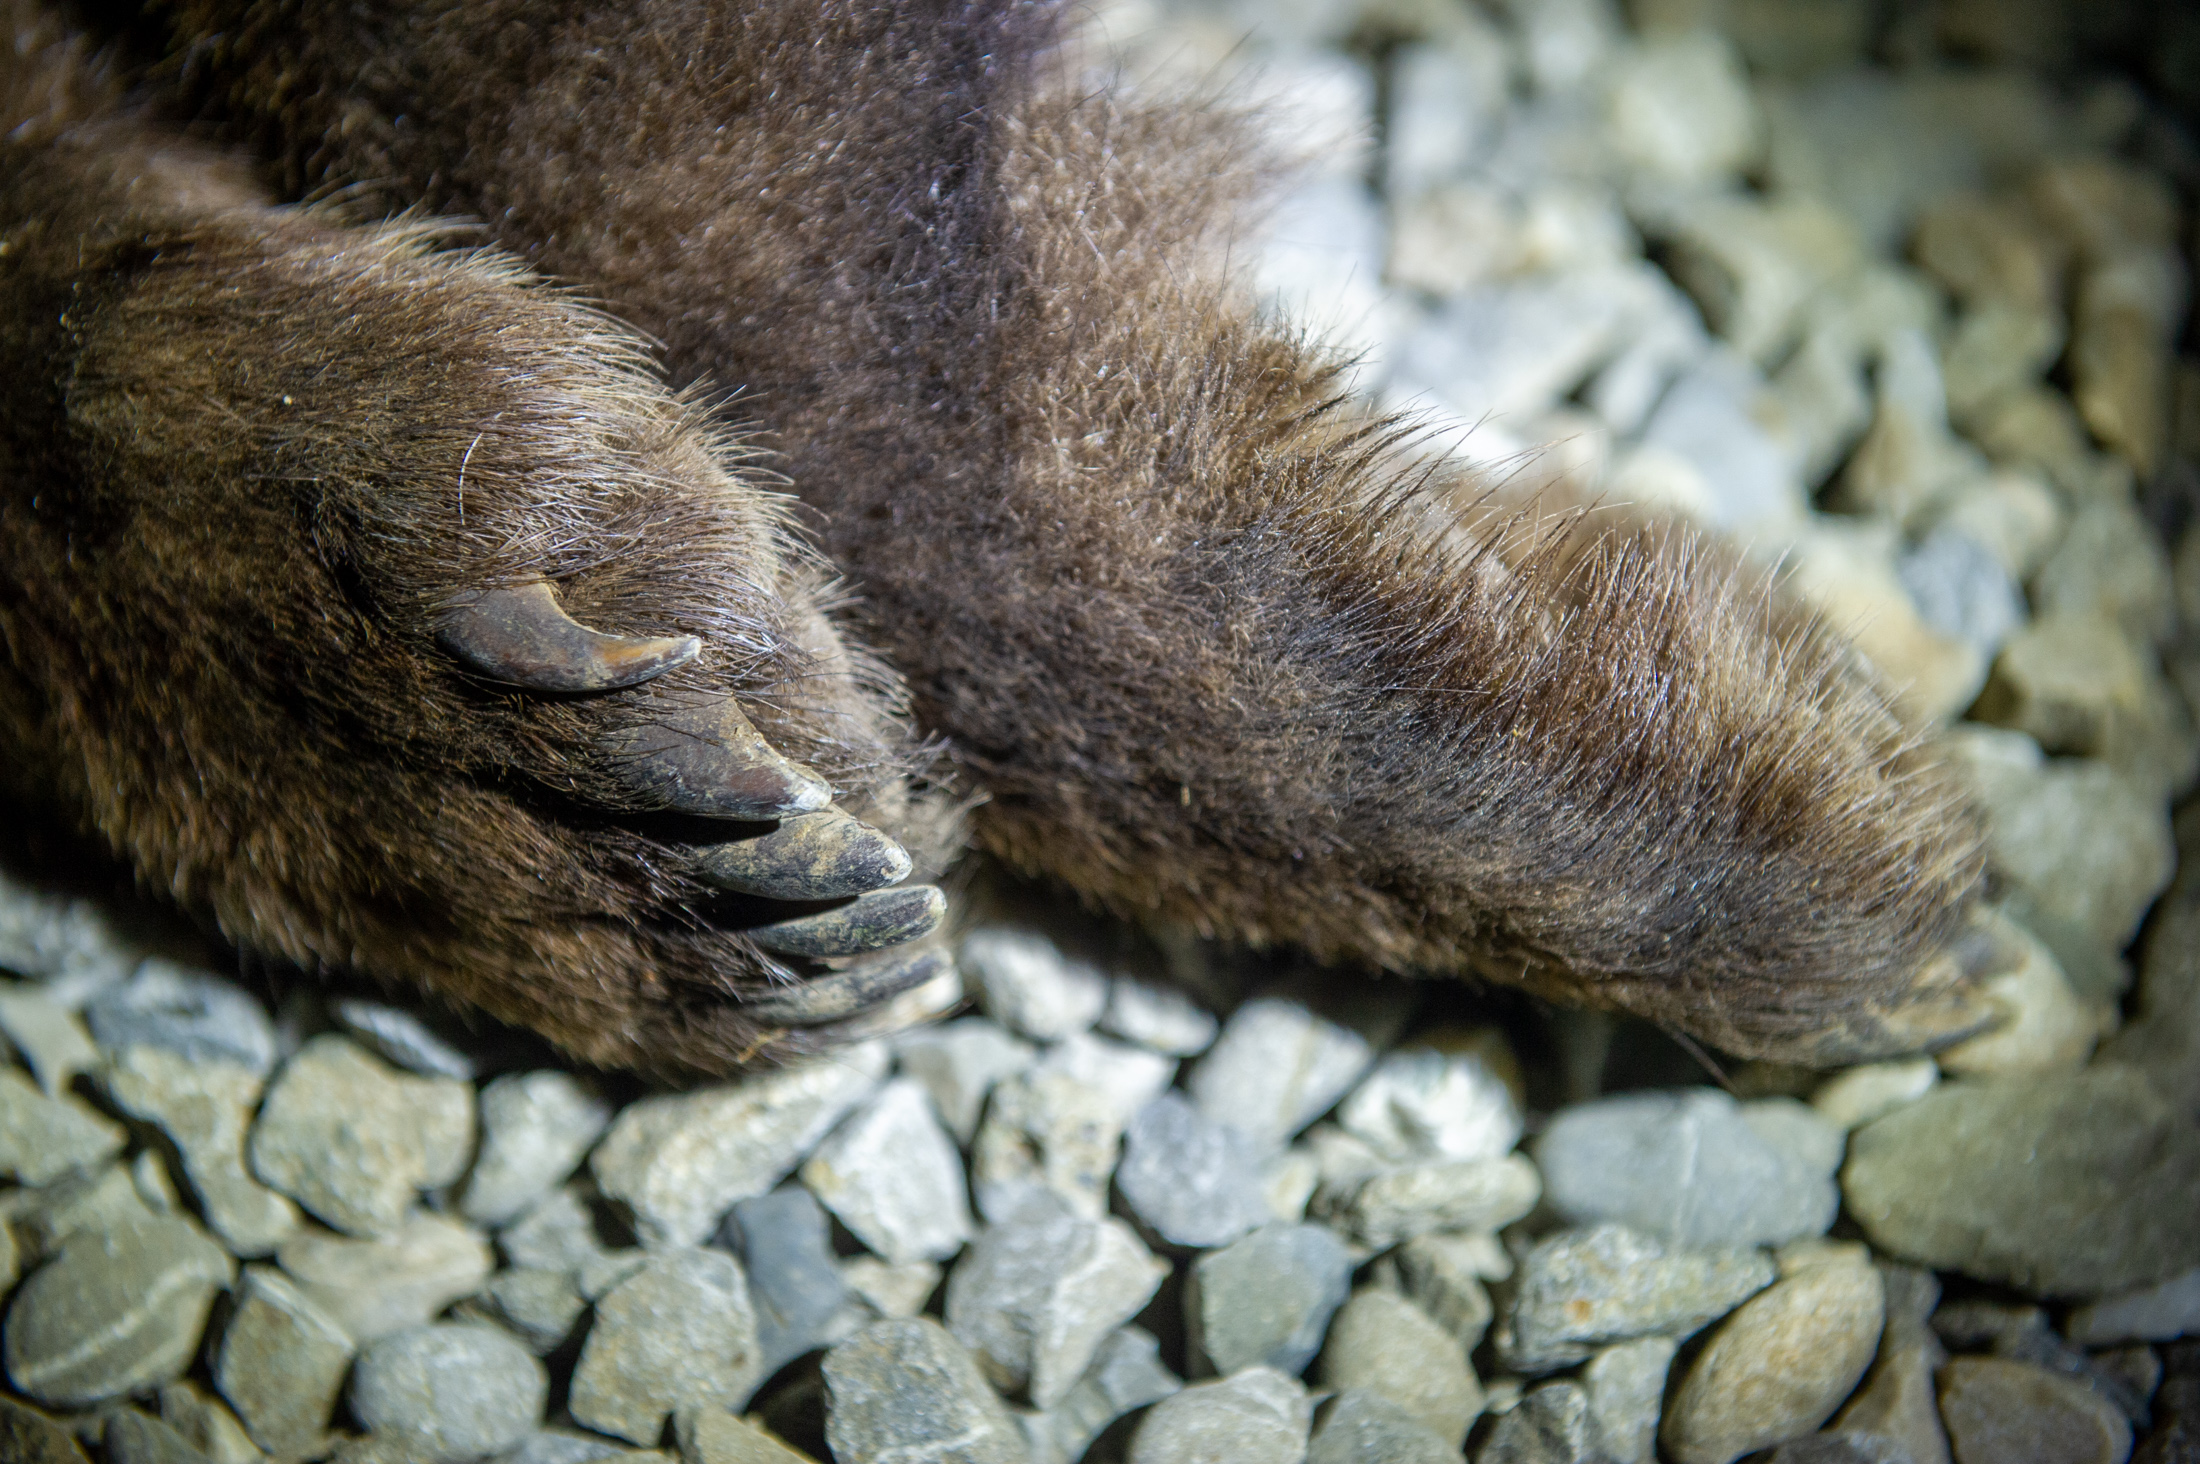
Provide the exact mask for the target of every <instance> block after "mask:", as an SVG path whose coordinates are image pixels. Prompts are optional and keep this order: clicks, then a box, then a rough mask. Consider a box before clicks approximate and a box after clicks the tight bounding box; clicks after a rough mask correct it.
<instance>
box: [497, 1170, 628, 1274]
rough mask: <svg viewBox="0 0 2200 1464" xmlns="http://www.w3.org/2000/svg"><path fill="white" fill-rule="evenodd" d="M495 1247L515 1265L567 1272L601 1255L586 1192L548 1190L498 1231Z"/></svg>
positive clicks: (579, 1189)
mask: <svg viewBox="0 0 2200 1464" xmlns="http://www.w3.org/2000/svg"><path fill="white" fill-rule="evenodd" d="M497 1248H498V1249H499V1250H501V1251H503V1252H504V1258H505V1260H507V1261H509V1262H511V1263H512V1264H513V1265H515V1266H538V1267H541V1268H542V1269H543V1270H546V1271H570V1270H573V1269H574V1268H576V1267H578V1266H580V1265H582V1264H584V1263H585V1262H587V1261H588V1260H589V1259H590V1258H592V1257H594V1256H597V1255H600V1254H602V1252H603V1249H604V1244H603V1239H602V1237H601V1236H599V1235H598V1234H597V1233H596V1217H595V1215H594V1214H593V1213H592V1212H591V1210H590V1208H589V1190H588V1187H587V1186H586V1185H585V1184H581V1183H576V1184H569V1185H566V1186H564V1187H563V1188H561V1189H556V1190H553V1191H551V1192H550V1193H549V1194H547V1195H544V1196H543V1197H542V1198H541V1199H539V1200H537V1201H536V1202H535V1203H534V1204H533V1205H531V1206H530V1207H529V1208H528V1209H527V1212H526V1213H525V1214H523V1215H521V1216H520V1217H519V1218H518V1219H517V1220H514V1221H513V1222H512V1223H511V1224H509V1225H507V1226H505V1227H504V1228H503V1229H501V1230H499V1231H498V1232H497Z"/></svg>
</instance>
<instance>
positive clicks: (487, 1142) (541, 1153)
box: [459, 1071, 611, 1225]
mask: <svg viewBox="0 0 2200 1464" xmlns="http://www.w3.org/2000/svg"><path fill="white" fill-rule="evenodd" d="M610 1122H611V1105H610V1104H608V1103H606V1102H604V1100H603V1097H602V1095H601V1094H599V1093H598V1092H597V1091H596V1089H595V1087H594V1085H592V1084H590V1083H588V1082H587V1081H585V1080H583V1079H581V1078H577V1077H575V1076H573V1074H571V1073H563V1072H556V1071H545V1072H533V1073H507V1074H506V1075H505V1076H503V1077H501V1078H498V1079H497V1080H496V1081H494V1082H492V1083H490V1084H489V1085H488V1086H487V1087H485V1088H483V1089H482V1090H481V1149H480V1153H479V1154H478V1155H477V1156H476V1157H475V1159H474V1167H473V1170H472V1172H471V1173H470V1174H468V1175H467V1177H466V1193H465V1194H464V1196H463V1197H462V1198H461V1199H460V1201H459V1212H460V1213H461V1214H463V1215H465V1217H466V1218H467V1219H469V1220H473V1221H477V1222H479V1223H481V1224H483V1225H501V1224H503V1223H504V1222H505V1221H507V1220H510V1219H512V1218H513V1217H515V1216H517V1215H519V1214H520V1213H521V1212H523V1211H525V1210H526V1209H527V1207H528V1206H530V1205H532V1204H534V1203H535V1201H536V1200H538V1199H540V1198H541V1197H542V1196H543V1195H544V1194H546V1193H548V1191H549V1190H550V1188H551V1187H552V1186H553V1185H557V1184H560V1183H563V1182H564V1180H565V1178H566V1176H568V1175H570V1174H571V1173H572V1172H573V1170H574V1169H575V1168H576V1167H577V1166H578V1165H579V1164H580V1162H581V1158H582V1156H583V1155H585V1154H587V1152H588V1150H589V1146H590V1145H592V1144H594V1143H595V1142H596V1139H597V1137H598V1136H599V1135H600V1134H602V1133H603V1131H604V1127H605V1125H607V1124H609V1123H610Z"/></svg>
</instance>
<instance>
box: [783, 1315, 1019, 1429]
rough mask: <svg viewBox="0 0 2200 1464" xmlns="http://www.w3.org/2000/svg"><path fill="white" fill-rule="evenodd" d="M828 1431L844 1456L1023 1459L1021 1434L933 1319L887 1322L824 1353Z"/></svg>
mask: <svg viewBox="0 0 2200 1464" xmlns="http://www.w3.org/2000/svg"><path fill="white" fill-rule="evenodd" d="M825 1390H826V1399H827V1406H826V1410H825V1439H826V1442H827V1443H828V1444H829V1445H830V1446H831V1448H832V1451H833V1458H835V1459H836V1460H839V1461H841V1464H1026V1460H1027V1459H1028V1458H1029V1454H1028V1451H1027V1450H1026V1448H1025V1445H1024V1439H1023V1432H1022V1430H1021V1429H1020V1428H1018V1426H1017V1424H1016V1421H1015V1419H1013V1418H1011V1417H1010V1416H1009V1412H1008V1410H1007V1409H1006V1408H1005V1407H1003V1406H1002V1405H1001V1400H1000V1399H998V1398H996V1397H994V1396H993V1391H992V1389H990V1388H988V1387H987V1386H986V1384H985V1379H984V1378H983V1377H982V1376H981V1375H980V1374H979V1372H978V1364H977V1362H976V1361H975V1360H974V1359H973V1358H972V1357H971V1356H970V1354H969V1353H968V1352H967V1351H965V1350H964V1349H963V1346H962V1344H961V1343H959V1342H957V1341H956V1340H955V1339H954V1338H953V1337H951V1336H949V1335H948V1334H947V1330H946V1329H945V1328H944V1327H942V1326H940V1325H939V1323H937V1322H934V1321H930V1320H928V1319H926V1318H923V1317H912V1318H909V1319H907V1320H905V1321H885V1322H878V1323H874V1324H873V1325H872V1326H869V1327H867V1328H865V1329H864V1330H863V1331H861V1332H858V1333H857V1334H856V1335H855V1336H853V1337H851V1338H849V1339H848V1340H847V1341H846V1342H843V1343H841V1344H840V1345H839V1346H838V1347H835V1348H834V1349H833V1350H832V1351H830V1352H828V1353H826V1354H825Z"/></svg>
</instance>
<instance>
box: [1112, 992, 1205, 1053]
mask: <svg viewBox="0 0 2200 1464" xmlns="http://www.w3.org/2000/svg"><path fill="white" fill-rule="evenodd" d="M1100 1030H1101V1031H1103V1032H1107V1033H1109V1034H1111V1035H1113V1036H1116V1037H1120V1038H1122V1039H1123V1040H1124V1041H1125V1042H1135V1043H1137V1044H1138V1045H1139V1046H1141V1047H1147V1048H1151V1049H1152V1050H1153V1051H1155V1052H1160V1053H1166V1054H1167V1055H1169V1056H1170V1057H1196V1056H1197V1055H1199V1054H1200V1053H1202V1052H1205V1051H1206V1050H1207V1049H1208V1047H1209V1046H1211V1045H1212V1044H1213V1042H1214V1040H1215V1034H1216V1033H1217V1032H1219V1031H1221V1030H1222V1024H1221V1023H1220V1022H1218V1021H1217V1020H1216V1019H1215V1014H1214V1013H1213V1012H1210V1011H1208V1010H1206V1009H1205V1008H1204V1007H1201V1006H1200V1005H1199V1004H1198V1003H1196V1002H1194V1001H1193V1000H1192V999H1191V998H1190V997H1188V996H1186V995H1185V994H1184V993H1183V992H1181V991H1177V990H1175V989H1173V988H1171V987H1167V986H1155V985H1152V984H1149V983H1147V982H1144V981H1137V980H1134V979H1132V978H1131V977H1128V976H1118V977H1116V978H1115V980H1114V981H1112V982H1111V983H1109V986H1108V1005H1107V1008H1106V1010H1104V1011H1102V1012H1101V1014H1100Z"/></svg>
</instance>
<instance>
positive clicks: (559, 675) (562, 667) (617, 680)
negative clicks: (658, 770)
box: [435, 580, 703, 692]
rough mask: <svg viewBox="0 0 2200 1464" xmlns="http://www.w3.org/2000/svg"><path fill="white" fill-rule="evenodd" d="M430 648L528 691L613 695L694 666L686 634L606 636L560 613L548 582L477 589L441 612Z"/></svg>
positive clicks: (693, 644)
mask: <svg viewBox="0 0 2200 1464" xmlns="http://www.w3.org/2000/svg"><path fill="white" fill-rule="evenodd" d="M435 638H436V641H437V642H438V643H439V644H440V645H441V646H442V647H443V649H444V650H446V651H449V652H450V653H451V654H452V655H454V656H456V657H457V658H458V659H459V660H461V661H464V662H465V663H466V664H467V665H469V666H471V667H473V669H474V670H476V671H478V672H480V673H481V674H482V675H484V676H487V677H489V678H491V679H493V680H496V681H502V682H507V683H509V684H510V685H513V686H524V687H526V688H527V689H528V690H530V691H568V692H572V691H616V690H617V689H619V688H620V687H622V686H635V685H638V684H640V683H641V682H644V681H647V680H649V679H650V678H651V677H652V676H660V675H662V674H664V673H665V672H667V671H670V670H671V669H672V668H673V667H675V666H678V665H680V664H682V663H684V662H687V661H692V660H693V659H695V653H696V652H697V651H699V650H701V649H702V648H703V643H702V642H701V641H699V640H697V639H696V638H695V637H694V636H692V635H675V636H627V635H606V634H604V633H603V632H602V631H600V630H590V629H589V628H588V627H587V626H585V625H583V624H581V623H580V622H579V621H577V620H575V619H574V618H573V617H572V616H570V615H568V614H566V613H565V611H564V609H563V608H562V607H560V606H559V604H558V597H557V593H556V592H555V591H554V590H552V589H551V588H550V582H549V581H548V580H532V581H530V582H528V583H527V584H524V585H514V586H512V587H510V588H509V589H501V590H484V591H482V592H481V593H480V594H478V595H475V596H474V597H473V598H471V599H469V600H467V601H466V602H465V603H464V604H461V605H454V606H452V607H451V608H450V609H449V610H447V611H445V612H444V615H443V618H442V620H441V621H440V622H438V624H437V625H436V630H435Z"/></svg>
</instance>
